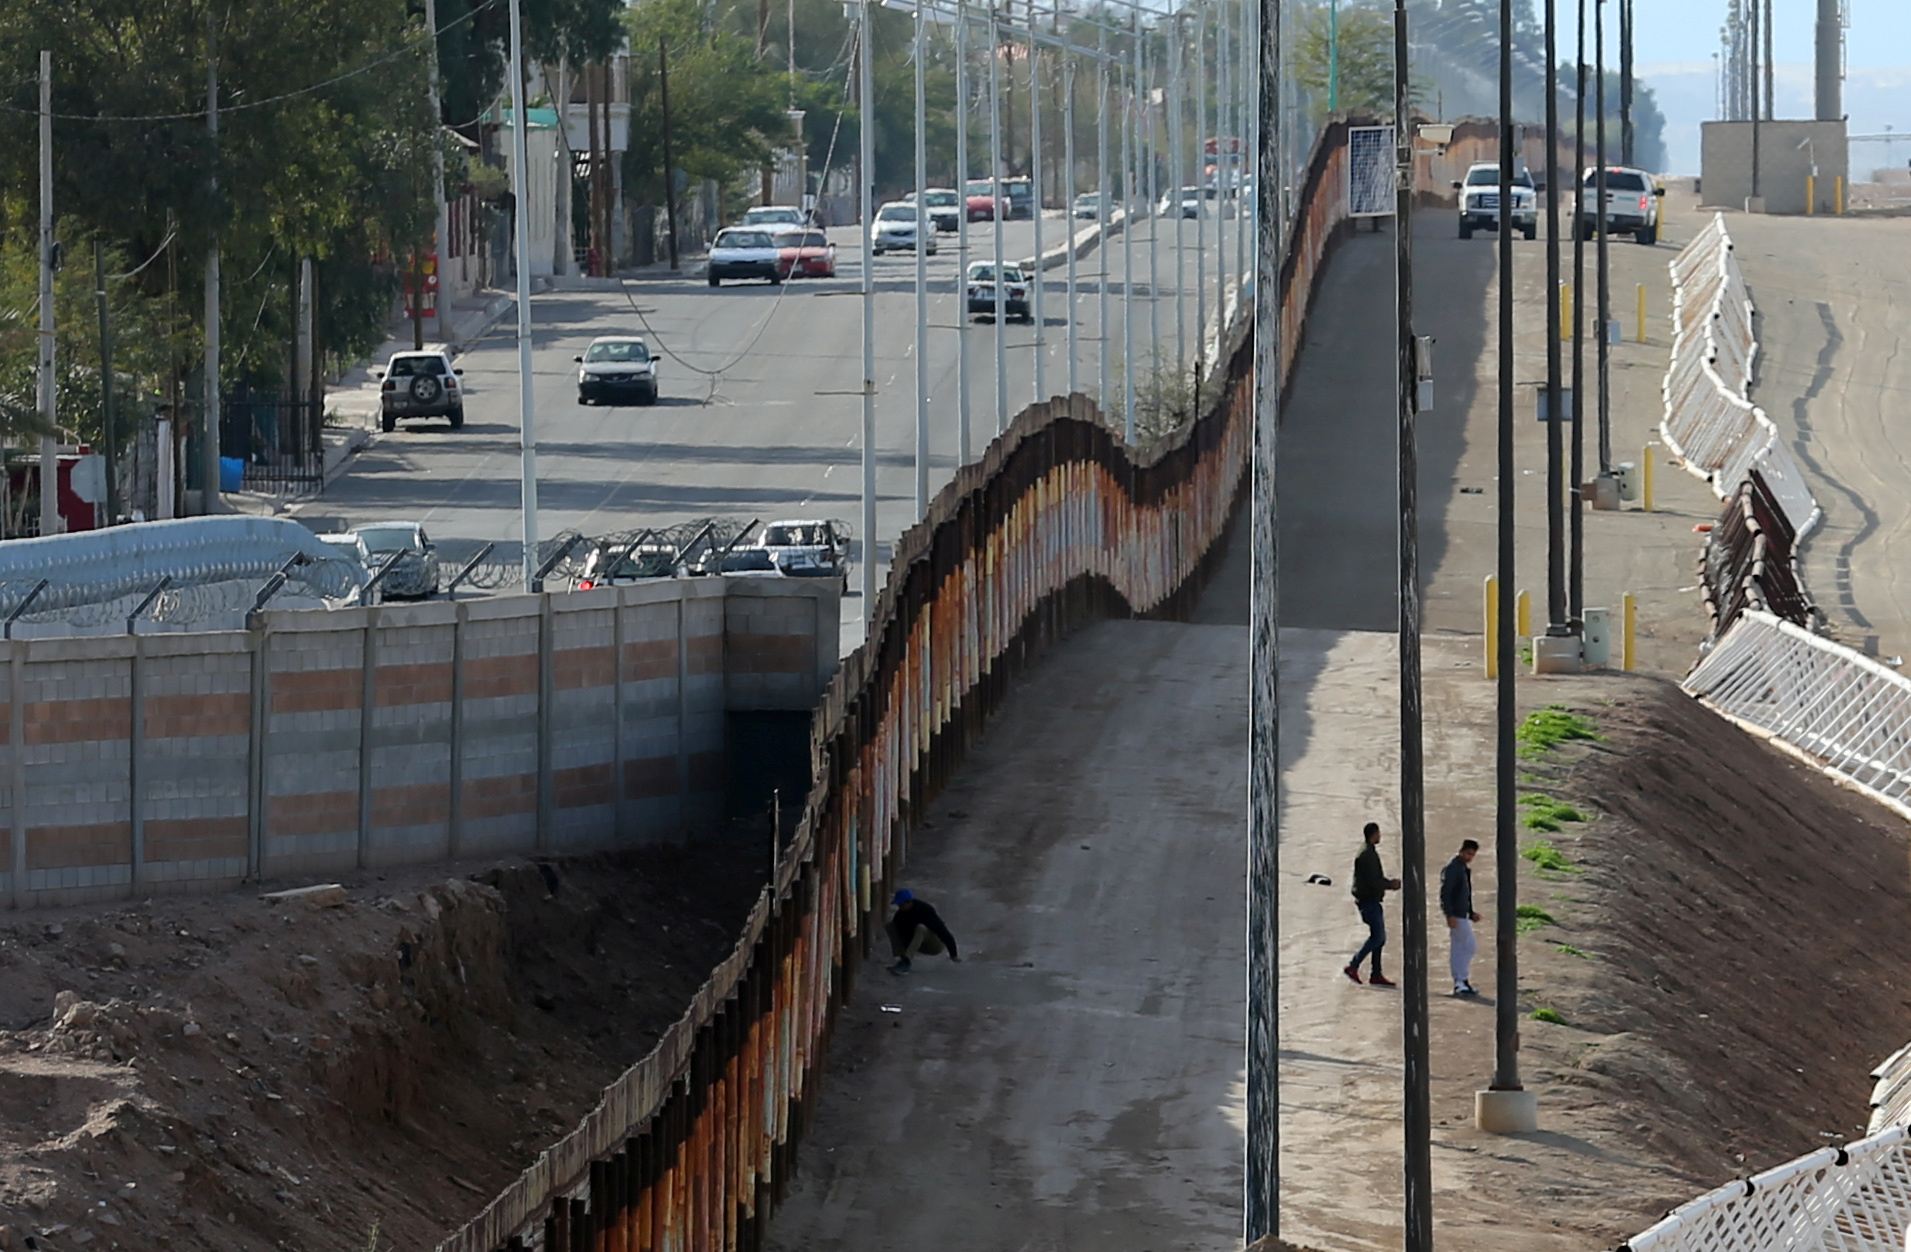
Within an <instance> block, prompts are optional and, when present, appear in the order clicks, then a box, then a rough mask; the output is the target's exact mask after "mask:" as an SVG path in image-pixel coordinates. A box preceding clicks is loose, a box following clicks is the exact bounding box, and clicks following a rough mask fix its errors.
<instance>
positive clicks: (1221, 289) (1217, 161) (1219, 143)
mask: <svg viewBox="0 0 1911 1252" xmlns="http://www.w3.org/2000/svg"><path fill="white" fill-rule="evenodd" d="M1231 68H1232V67H1231V66H1229V64H1228V10H1227V4H1226V2H1225V0H1222V3H1221V5H1220V6H1219V8H1218V9H1217V11H1216V13H1215V23H1214V79H1215V82H1216V84H1217V85H1218V88H1219V89H1218V90H1217V91H1216V92H1215V96H1214V168H1215V169H1216V171H1219V170H1221V169H1223V168H1224V166H1223V163H1222V160H1221V158H1222V156H1223V154H1224V153H1225V151H1226V149H1227V146H1228V139H1229V135H1230V134H1231V131H1230V130H1229V126H1230V124H1231V117H1232V113H1231V110H1233V109H1234V108H1235V107H1237V105H1236V102H1235V101H1234V99H1233V97H1232V95H1231V94H1230V89H1231V88H1232V87H1233V86H1234V84H1233V82H1232V81H1231V76H1230V74H1229V72H1228V71H1229V70H1230V69H1231ZM1242 81H1247V80H1245V79H1244V80H1242ZM1242 112H1243V113H1245V112H1246V110H1245V109H1243V110H1242ZM1235 151H1236V158H1235V159H1236V163H1237V166H1238V168H1237V172H1236V177H1235V184H1234V211H1235V213H1236V215H1237V216H1236V217H1235V220H1234V234H1235V237H1236V238H1237V239H1238V238H1239V237H1240V235H1241V232H1242V230H1243V229H1244V228H1245V226H1246V220H1245V219H1246V216H1247V213H1248V199H1247V194H1246V193H1247V188H1246V187H1245V186H1243V180H1242V179H1241V177H1240V173H1241V171H1244V170H1246V169H1247V168H1249V156H1250V152H1249V151H1248V150H1245V149H1242V148H1237V149H1236V150H1235ZM1222 195H1223V196H1225V195H1226V192H1225V191H1223V192H1222ZM1214 245H1215V254H1214V324H1215V328H1216V332H1215V337H1214V338H1215V343H1216V344H1217V345H1224V344H1225V339H1226V335H1227V325H1228V221H1227V201H1226V200H1225V199H1223V200H1222V201H1221V216H1219V217H1217V218H1216V219H1215V222H1214ZM1220 365H1221V359H1220V357H1219V356H1218V355H1217V356H1216V357H1215V366H1216V367H1217V368H1219V367H1220Z"/></svg>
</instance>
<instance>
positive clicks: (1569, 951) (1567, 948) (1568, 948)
mask: <svg viewBox="0 0 1911 1252" xmlns="http://www.w3.org/2000/svg"><path fill="white" fill-rule="evenodd" d="M1553 951H1555V952H1563V953H1565V954H1566V955H1567V956H1576V957H1578V958H1579V959H1580V960H1582V961H1590V960H1592V953H1590V952H1582V951H1580V950H1579V949H1578V948H1575V947H1574V946H1573V945H1572V944H1570V943H1556V944H1554V945H1553Z"/></svg>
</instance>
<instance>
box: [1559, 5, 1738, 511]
mask: <svg viewBox="0 0 1911 1252" xmlns="http://www.w3.org/2000/svg"><path fill="white" fill-rule="evenodd" d="M1754 7H1756V6H1754ZM1593 48H1594V52H1593V61H1594V64H1595V73H1596V74H1597V76H1598V80H1599V87H1598V90H1597V93H1596V96H1597V99H1596V102H1595V108H1596V111H1597V112H1598V114H1599V122H1598V125H1597V127H1596V142H1597V144H1598V147H1599V240H1598V243H1599V259H1598V261H1597V265H1598V267H1599V476H1600V477H1601V478H1606V477H1608V476H1609V475H1611V473H1612V409H1611V392H1610V391H1609V390H1608V381H1609V370H1610V366H1611V355H1612V343H1611V339H1612V336H1611V335H1610V334H1608V333H1607V324H1608V323H1609V322H1610V321H1611V320H1612V269H1611V264H1610V262H1611V257H1610V256H1609V254H1608V251H1607V243H1608V241H1607V237H1606V0H1594V4H1593Z"/></svg>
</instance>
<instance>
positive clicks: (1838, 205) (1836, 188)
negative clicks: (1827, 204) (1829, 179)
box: [1831, 174, 1845, 217]
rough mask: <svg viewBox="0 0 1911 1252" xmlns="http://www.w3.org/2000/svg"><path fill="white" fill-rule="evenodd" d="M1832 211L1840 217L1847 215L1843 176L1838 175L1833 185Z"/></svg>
mask: <svg viewBox="0 0 1911 1252" xmlns="http://www.w3.org/2000/svg"><path fill="white" fill-rule="evenodd" d="M1831 211H1832V212H1833V213H1835V214H1837V215H1838V216H1839V217H1843V216H1844V215H1845V176H1844V175H1843V174H1840V175H1838V178H1837V181H1836V182H1834V183H1832V185H1831Z"/></svg>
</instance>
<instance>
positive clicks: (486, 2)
mask: <svg viewBox="0 0 1911 1252" xmlns="http://www.w3.org/2000/svg"><path fill="white" fill-rule="evenodd" d="M497 3H498V0H482V3H480V4H478V5H477V6H475V7H474V8H472V9H471V11H470V12H468V13H466V14H464V15H463V16H462V17H457V18H453V19H452V20H451V21H449V22H446V23H445V24H444V25H443V26H440V27H439V28H438V29H437V30H435V31H431V32H428V33H425V34H419V35H414V36H412V37H411V38H409V39H407V40H405V41H404V43H402V44H401V45H400V46H399V47H398V48H397V49H395V50H394V51H392V52H388V53H386V54H385V55H384V56H382V57H378V58H376V59H375V60H372V61H368V62H366V63H365V64H364V65H361V66H358V67H357V68H355V69H349V70H346V71H345V72H344V73H342V74H335V75H333V76H332V77H331V78H328V79H325V80H324V81H322V82H316V83H313V84H312V85H311V86H309V87H300V88H298V89H296V90H294V91H287V92H284V93H282V94H280V95H276V96H267V97H266V98H265V99H263V100H248V101H245V102H243V103H238V104H221V105H220V106H219V112H220V113H222V114H223V113H237V112H239V111H241V110H244V109H262V108H265V107H266V106H267V105H271V104H280V103H283V102H284V101H287V100H294V99H297V98H298V97H300V96H309V95H311V94H312V93H313V92H316V91H323V90H325V89H326V88H327V87H333V86H336V85H338V84H339V83H342V82H344V81H345V80H346V79H348V78H357V77H358V76H359V75H361V74H369V73H371V72H372V71H373V70H375V69H378V68H379V67H380V66H383V65H389V64H390V63H391V62H393V61H396V60H398V59H399V58H400V57H402V56H406V55H408V54H410V53H413V52H416V51H418V50H419V49H420V48H422V47H424V46H425V44H426V43H427V42H428V41H430V40H435V39H436V38H437V37H438V36H439V35H442V34H444V33H445V32H446V31H448V30H452V29H454V28H456V27H458V26H461V25H463V24H464V23H466V22H469V21H471V20H472V19H473V18H475V17H477V16H478V14H480V13H482V12H484V11H485V10H486V9H488V8H491V7H492V6H493V5H495V4H497ZM0 108H4V109H6V110H7V111H8V112H9V113H24V114H27V115H28V116H31V117H38V116H39V115H40V111H39V110H38V109H22V108H20V107H18V106H16V105H11V104H7V105H0ZM206 113H207V110H205V109H196V110H193V111H192V112H190V113H143V114H113V113H55V114H53V115H52V116H53V119H54V120H55V121H60V122H190V121H194V120H196V119H198V118H202V117H204V116H206Z"/></svg>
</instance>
